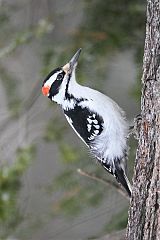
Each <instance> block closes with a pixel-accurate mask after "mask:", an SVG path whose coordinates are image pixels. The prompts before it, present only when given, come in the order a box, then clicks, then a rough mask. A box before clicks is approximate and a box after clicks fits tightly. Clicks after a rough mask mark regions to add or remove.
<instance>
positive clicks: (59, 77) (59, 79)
mask: <svg viewBox="0 0 160 240" xmlns="http://www.w3.org/2000/svg"><path fill="white" fill-rule="evenodd" d="M62 79H63V74H62V73H60V74H58V76H57V79H56V80H58V81H61V80H62Z"/></svg>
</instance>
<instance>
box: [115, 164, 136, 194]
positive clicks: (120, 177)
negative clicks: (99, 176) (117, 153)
mask: <svg viewBox="0 0 160 240" xmlns="http://www.w3.org/2000/svg"><path fill="white" fill-rule="evenodd" d="M115 177H116V179H117V181H118V182H119V183H120V184H121V185H122V186H123V187H124V189H125V190H126V191H127V193H128V195H129V197H131V193H132V190H131V184H130V182H129V180H128V178H127V176H126V174H125V172H124V170H123V169H122V168H120V167H117V168H116V170H115Z"/></svg>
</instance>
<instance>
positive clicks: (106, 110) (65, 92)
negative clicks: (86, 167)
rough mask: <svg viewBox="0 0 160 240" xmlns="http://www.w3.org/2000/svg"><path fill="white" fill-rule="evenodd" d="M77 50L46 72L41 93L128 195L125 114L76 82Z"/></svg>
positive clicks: (79, 51)
mask: <svg viewBox="0 0 160 240" xmlns="http://www.w3.org/2000/svg"><path fill="white" fill-rule="evenodd" d="M80 53H81V49H79V50H78V51H77V52H76V53H75V55H74V56H73V57H72V59H71V60H70V61H69V62H68V63H67V64H65V65H64V66H62V67H58V68H56V69H54V70H53V71H51V72H50V73H49V74H48V76H47V77H46V78H45V80H44V81H43V85H42V93H43V95H44V96H47V97H48V98H49V99H50V100H51V101H54V102H56V103H57V104H59V105H60V106H61V107H62V109H63V112H64V115H65V117H66V119H67V121H68V123H69V124H70V125H71V127H72V128H73V129H74V131H75V132H76V134H77V135H78V136H79V137H80V139H81V140H82V141H83V142H84V143H85V144H86V145H87V147H88V148H89V149H90V152H91V153H92V154H93V155H94V156H95V158H96V159H98V162H99V163H100V164H101V165H102V166H103V168H104V169H105V170H106V171H107V172H109V173H110V174H112V175H113V176H114V177H115V178H116V179H117V181H118V183H120V184H121V185H122V186H123V187H124V188H125V190H126V191H127V193H128V195H129V196H131V185H130V183H129V180H128V178H127V176H126V161H127V152H128V147H127V135H128V131H129V126H128V123H127V120H126V117H125V113H124V111H123V110H122V109H121V108H120V107H119V106H118V104H117V103H116V102H114V101H113V100H112V99H111V98H109V97H108V96H105V95H104V94H102V93H101V92H99V91H96V90H94V89H91V88H89V87H85V86H82V85H80V84H78V83H77V81H76V75H75V72H76V66H77V64H78V58H79V55H80Z"/></svg>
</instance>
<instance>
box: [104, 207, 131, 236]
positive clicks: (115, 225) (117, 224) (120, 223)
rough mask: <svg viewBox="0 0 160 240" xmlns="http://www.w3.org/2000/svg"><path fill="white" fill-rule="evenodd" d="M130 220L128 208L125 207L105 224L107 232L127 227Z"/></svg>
mask: <svg viewBox="0 0 160 240" xmlns="http://www.w3.org/2000/svg"><path fill="white" fill-rule="evenodd" d="M127 220H128V209H123V210H122V211H121V212H120V213H118V214H116V215H115V216H113V218H112V220H111V221H110V222H109V223H107V225H106V226H105V228H104V229H105V231H106V232H112V231H118V230H121V229H124V228H126V226H127Z"/></svg>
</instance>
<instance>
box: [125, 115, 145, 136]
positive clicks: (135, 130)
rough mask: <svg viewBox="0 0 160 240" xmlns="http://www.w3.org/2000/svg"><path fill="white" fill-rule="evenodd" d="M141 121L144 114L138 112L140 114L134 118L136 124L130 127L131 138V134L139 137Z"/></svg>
mask: <svg viewBox="0 0 160 240" xmlns="http://www.w3.org/2000/svg"><path fill="white" fill-rule="evenodd" d="M141 122H142V116H141V114H138V115H137V116H136V117H135V118H134V125H132V126H130V127H129V134H128V138H129V137H130V136H131V135H133V136H134V138H135V139H139V133H140V126H141Z"/></svg>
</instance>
